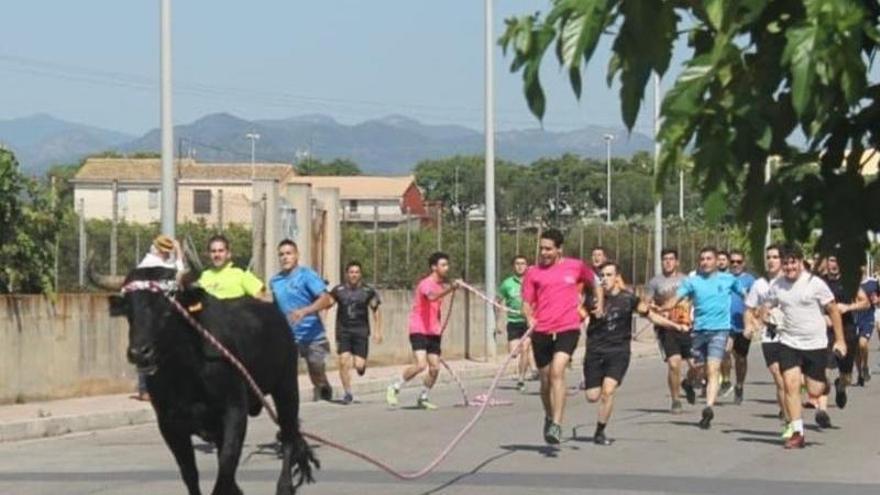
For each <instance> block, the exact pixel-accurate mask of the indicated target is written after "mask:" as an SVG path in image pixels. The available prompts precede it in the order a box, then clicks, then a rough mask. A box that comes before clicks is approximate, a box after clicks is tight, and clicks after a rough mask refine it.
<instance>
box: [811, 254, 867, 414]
mask: <svg viewBox="0 0 880 495" xmlns="http://www.w3.org/2000/svg"><path fill="white" fill-rule="evenodd" d="M825 270H826V272H825V277H824V278H825V283H826V284H828V287H829V288H830V289H831V293H832V294H834V299H835V300H836V301H837V309H838V310H839V311H840V315H841V322H842V323H843V338H844V340H845V341H846V348H847V349H848V352H846V353H843V354H842V355H839V356H835V355H834V354H833V353H832V352H831V348H830V347H829V349H828V357H829V360H828V368H832V369H833V368H837V371H838V375H837V378H836V379H835V380H834V402H835V403H836V404H837V407H839V408H840V409H843V408H844V407H846V403H847V395H846V387H848V386H850V385H851V384H852V371H853V366H854V365H855V361H856V353H857V352H858V349H859V334H858V331H857V330H856V318H855V317H856V315H857V313H858V312H859V311H864V310H866V309H869V308H870V303H869V302H868V296H867V295H866V294H865V292H864V291H863V290H862V289H861V287H859V288H858V290H857V291H856V294H855V295H852V294H847V291H846V289H845V288H844V287H843V278H842V276H841V273H840V263H838V261H837V257H836V256H829V257H828V258H826V260H825ZM826 323H828V325H827V331H828V338H829V342H830V341H831V340H832V339H831V334H832V332H833V329H832V327H831V325H830V322H827V321H826ZM825 403H827V394H826V395H825V396H824V397H823V399H822V402H821V403H820V404H821V405H824V404H825ZM821 405H820V408H821Z"/></svg>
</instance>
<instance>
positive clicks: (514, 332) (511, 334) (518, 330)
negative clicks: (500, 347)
mask: <svg viewBox="0 0 880 495" xmlns="http://www.w3.org/2000/svg"><path fill="white" fill-rule="evenodd" d="M528 329H529V326H528V325H527V324H526V322H524V321H519V322H514V323H508V324H507V341H508V342H510V341H511V340H517V339H521V338H522V336H523V335H525V333H526V330H528Z"/></svg>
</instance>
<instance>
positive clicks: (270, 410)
mask: <svg viewBox="0 0 880 495" xmlns="http://www.w3.org/2000/svg"><path fill="white" fill-rule="evenodd" d="M462 286H463V287H465V288H466V289H467V290H470V291H472V292H474V293H475V294H477V295H478V296H480V297H481V298H482V299H485V300H486V301H489V299H488V298H487V297H486V296H484V295H482V294H481V293H480V292H479V291H477V290H476V289H474V288H473V287H471V286H469V285H466V284H462ZM127 289H128V291H131V290H150V291H152V292H162V293H163V294H164V295H165V297H166V298H167V299H168V300H169V301H170V302H171V304H172V305H173V306H174V308H175V309H177V311H178V312H180V314H181V315H182V316H183V317H184V318H185V319H186V321H187V322H188V323H189V324H190V325H191V326H192V327H193V328H194V329H195V330H197V331H198V332H199V334H201V335H202V337H204V338H205V340H207V341H208V342H209V343H210V344H211V345H212V346H214V348H215V349H217V350H218V351H219V352H220V354H221V355H222V356H223V357H224V358H225V359H226V360H227V361H229V363H230V364H232V365H233V366H234V367H235V368H236V369H237V370H238V371H239V373H240V374H241V375H242V377H243V378H244V379H245V381H246V382H247V384H248V386H249V387H250V388H251V390H252V391H253V392H254V394H255V395H256V396H257V397H258V398H259V399H260V402H262V404H263V407H265V408H266V413H267V414H268V415H269V417H270V418H272V421H274V422H275V424H278V414H277V413H276V412H275V408H274V407H273V406H272V404H270V403H269V401H268V399H266V396H265V394H264V393H263V391H262V390H261V389H260V387H259V385H257V383H256V381H254V379H253V377H252V376H251V374H250V373H249V372H248V370H247V369H246V368H245V367H244V365H243V364H242V363H241V361H239V360H238V359H237V358H236V357H235V356H234V355H233V354H232V353H231V352H230V351H229V350H228V349H227V348H226V347H225V346H224V345H223V344H222V343H221V342H220V341H219V340H217V338H216V337H214V336H213V335H212V334H211V332H209V331H208V329H207V328H205V327H204V326H202V325H201V324H200V323H199V322H198V321H196V319H195V318H193V316H192V315H191V314H190V313H189V311H187V310H186V308H184V307H183V305H181V304H180V302H178V301H177V300H176V299H174V298H173V297H171V295H170V294H169V293H168V292H166V291H164V290H163V288H162V287H161V286H160V285H159V284H158V283H156V284H149V286H148V287H130V288H127ZM123 291H124V292H125V291H126V288H123ZM489 302H492V301H489ZM499 306H500V305H499ZM447 321H448V318H447ZM532 330H533V329H532V328H529V329H528V330H526V333H525V334H524V335H523V338H522V339H521V340H520V344H519V345H518V346H517V347H516V349H514V350H513V352H511V353H510V354H509V355H508V356H507V359H505V360H504V364H502V365H501V367H500V368H499V369H498V371H497V372H496V373H495V376H494V378H493V379H492V383H491V384H490V385H489V389H488V390H487V391H486V394H485V396H484V397H485V398H484V400H483V402H482V403H481V404H480V406H479V408H478V409H477V411H476V412H475V413H474V415H473V417H472V418H471V419H470V421H468V422H467V423H466V424H465V425H464V427H463V428H462V429H461V430H460V431H459V432H458V433H457V434H456V435H455V436H454V437H453V438H452V440H451V441H450V442H449V443H448V444H447V445H446V447H444V448H443V450H441V451H440V453H439V454H437V456H435V457H434V459H433V460H432V461H431V462H430V463H428V465H426V466H425V467H423V468H422V469H420V470H418V471H414V472H409V473H406V472H402V471H399V470H397V469H395V468H393V467H392V466H390V465H389V464H386V463H385V462H382V461H380V460H379V459H376V458H374V457H372V456H370V455H369V454H365V453H363V452H360V451H358V450H355V449H352V448H350V447H346V446H345V445H342V444H340V443H336V442H334V441H333V440H330V439H327V438H324V437H321V436H318V435H315V434H313V433H308V432H306V431H302V432H301V433H302V435H303V437H305V438H308V439H311V440H313V441H315V442H318V443H321V444H324V445H326V446H328V447H331V448H334V449H336V450H339V451H341V452H345V453H346V454H349V455H352V456H354V457H357V458H358V459H361V460H363V461H365V462H367V463H369V464H372V465H373V466H376V467H377V468H379V469H381V470H383V471H385V472H386V473H388V474H390V475H391V476H394V477H395V478H397V479H401V480H415V479H418V478H421V477H423V476H425V475H427V474H428V473H430V472H431V471H433V470H434V469H436V468H437V466H439V465H440V463H441V462H443V461H444V460H445V459H446V458H447V457H448V456H449V454H451V453H452V451H453V450H455V447H457V446H458V444H459V443H460V442H461V441H462V439H464V437H465V435H467V434H468V433H469V432H470V431H471V429H473V427H474V426H475V425H476V424H477V422H478V421H479V420H480V418H481V417H482V416H483V413H485V412H486V408H487V407H488V406H489V404H491V403H492V396H493V395H494V393H495V389H496V388H497V387H498V382H499V381H500V380H501V376H502V375H503V374H504V371H505V370H506V369H507V367H508V365H510V362H511V361H512V360H513V359H514V357H515V356H517V354H518V353H519V351H520V348H521V347H522V345H523V341H524V340H525V338H526V337H528V336H529V335H530V334H531V333H532ZM450 371H451V370H450ZM462 388H463V387H462Z"/></svg>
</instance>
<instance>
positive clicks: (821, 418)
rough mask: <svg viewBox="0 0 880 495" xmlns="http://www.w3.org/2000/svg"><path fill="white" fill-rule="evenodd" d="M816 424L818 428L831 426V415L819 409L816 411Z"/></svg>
mask: <svg viewBox="0 0 880 495" xmlns="http://www.w3.org/2000/svg"><path fill="white" fill-rule="evenodd" d="M816 424H817V425H819V427H820V428H825V429H828V428H831V416H828V413H827V412H825V411H823V410H821V409H820V410H818V411H816Z"/></svg>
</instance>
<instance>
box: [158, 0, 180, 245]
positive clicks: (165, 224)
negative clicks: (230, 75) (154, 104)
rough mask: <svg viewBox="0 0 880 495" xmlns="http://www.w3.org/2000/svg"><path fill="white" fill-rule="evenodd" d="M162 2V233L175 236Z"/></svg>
mask: <svg viewBox="0 0 880 495" xmlns="http://www.w3.org/2000/svg"><path fill="white" fill-rule="evenodd" d="M159 1H160V9H159V10H160V14H159V17H160V19H161V25H162V26H161V29H160V32H161V42H160V45H161V47H160V56H159V65H160V73H161V77H160V79H161V81H162V87H161V91H160V94H161V96H160V98H161V111H160V114H161V121H162V122H161V127H162V213H161V216H162V233H163V234H165V235H167V236H170V237H174V228H175V223H176V220H177V219H176V218H175V217H176V214H175V213H176V208H175V204H176V203H177V191H176V186H175V180H174V124H173V120H172V118H171V0H159Z"/></svg>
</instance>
